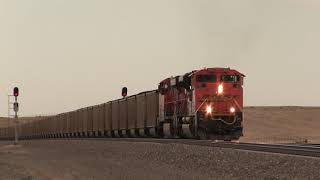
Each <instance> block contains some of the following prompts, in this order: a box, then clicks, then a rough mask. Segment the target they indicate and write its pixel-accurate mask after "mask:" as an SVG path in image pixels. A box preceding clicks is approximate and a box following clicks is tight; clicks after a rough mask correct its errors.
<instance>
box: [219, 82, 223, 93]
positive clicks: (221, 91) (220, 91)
mask: <svg viewBox="0 0 320 180" xmlns="http://www.w3.org/2000/svg"><path fill="white" fill-rule="evenodd" d="M222 93H223V85H222V84H220V85H219V86H218V94H222Z"/></svg>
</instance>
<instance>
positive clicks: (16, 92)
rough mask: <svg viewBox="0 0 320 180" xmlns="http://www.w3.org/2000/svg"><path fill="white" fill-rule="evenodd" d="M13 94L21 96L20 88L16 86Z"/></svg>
mask: <svg viewBox="0 0 320 180" xmlns="http://www.w3.org/2000/svg"><path fill="white" fill-rule="evenodd" d="M13 96H15V97H18V96H19V88H17V87H15V88H14V89H13Z"/></svg>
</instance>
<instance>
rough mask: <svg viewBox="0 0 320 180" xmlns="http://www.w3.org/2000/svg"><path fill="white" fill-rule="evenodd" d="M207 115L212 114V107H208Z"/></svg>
mask: <svg viewBox="0 0 320 180" xmlns="http://www.w3.org/2000/svg"><path fill="white" fill-rule="evenodd" d="M206 111H207V114H212V107H211V106H207V109H206Z"/></svg>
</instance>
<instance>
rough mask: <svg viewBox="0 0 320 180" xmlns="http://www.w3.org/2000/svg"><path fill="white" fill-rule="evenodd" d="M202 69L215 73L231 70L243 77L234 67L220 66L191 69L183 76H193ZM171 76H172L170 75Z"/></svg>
mask: <svg viewBox="0 0 320 180" xmlns="http://www.w3.org/2000/svg"><path fill="white" fill-rule="evenodd" d="M204 71H209V72H215V73H223V72H233V73H236V74H239V75H241V76H243V77H245V75H244V74H242V73H240V72H239V71H237V70H235V69H231V68H221V67H215V68H204V69H200V70H195V71H191V72H189V73H186V74H184V75H183V76H185V77H186V76H193V75H195V74H197V73H200V72H204ZM176 77H179V76H176ZM171 78H173V77H171ZM171 78H167V79H165V80H163V81H162V82H165V81H169V80H170V79H171Z"/></svg>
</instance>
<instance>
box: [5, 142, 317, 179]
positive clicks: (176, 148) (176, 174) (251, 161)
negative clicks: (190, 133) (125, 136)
mask: <svg viewBox="0 0 320 180" xmlns="http://www.w3.org/2000/svg"><path fill="white" fill-rule="evenodd" d="M319 167H320V159H316V158H305V157H298V156H286V155H278V154H265V153H258V152H248V151H237V150H230V149H220V148H209V147H197V146H190V145H179V144H156V143H137V142H135V143H133V142H119V141H117V142H109V141H86V140H72V141H63V140H50V141H44V140H34V141H22V142H21V145H20V146H12V145H9V144H8V143H6V142H0V172H1V173H0V179H3V180H8V179H13V180H15V179H17V180H36V179H41V180H46V179H52V180H60V179H67V180H69V179H70V180H72V179H77V180H81V179H86V180H87V179H123V180H126V179H133V180H135V179H137V180H143V179H152V180H170V179H175V180H179V179H181V180H182V179H183V180H188V179H192V180H193V179H199V180H200V179H201V180H203V179H219V180H220V179H221V180H224V179H225V180H233V179H268V180H269V179H270V180H271V179H288V180H289V179H290V180H291V179H293V180H298V179H303V180H305V179H320V171H319Z"/></svg>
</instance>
